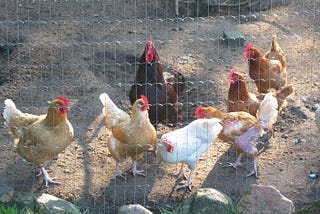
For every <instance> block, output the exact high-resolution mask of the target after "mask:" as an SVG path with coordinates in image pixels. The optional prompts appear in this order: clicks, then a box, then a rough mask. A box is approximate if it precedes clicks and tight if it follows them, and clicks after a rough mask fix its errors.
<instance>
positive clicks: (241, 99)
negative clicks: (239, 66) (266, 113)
mask: <svg viewBox="0 0 320 214" xmlns="http://www.w3.org/2000/svg"><path fill="white" fill-rule="evenodd" d="M228 77H229V85H230V87H229V93H228V112H236V111H245V112H248V113H250V114H251V115H253V116H256V114H257V110H258V109H259V107H260V102H261V101H262V100H263V99H264V97H265V95H266V94H265V93H260V94H259V95H255V94H252V93H250V92H248V88H247V85H246V82H245V78H244V77H243V75H242V74H241V73H240V72H237V71H236V70H235V69H234V68H233V69H232V70H231V71H230V73H229V74H228ZM292 92H293V88H292V86H291V85H286V86H284V87H283V88H281V89H280V90H279V91H276V92H272V94H273V96H274V97H275V98H276V99H277V101H278V105H279V106H278V110H281V109H282V108H284V107H285V106H286V104H287V102H286V98H287V97H288V96H289V95H291V94H292Z"/></svg>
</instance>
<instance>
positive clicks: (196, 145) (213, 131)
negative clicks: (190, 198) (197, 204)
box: [157, 118, 222, 191]
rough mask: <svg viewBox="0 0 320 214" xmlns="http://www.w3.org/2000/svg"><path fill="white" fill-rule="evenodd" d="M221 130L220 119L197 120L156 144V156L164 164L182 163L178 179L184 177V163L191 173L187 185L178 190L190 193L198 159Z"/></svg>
mask: <svg viewBox="0 0 320 214" xmlns="http://www.w3.org/2000/svg"><path fill="white" fill-rule="evenodd" d="M221 130H222V125H221V124H220V119H217V118H213V119H197V120H194V121H193V122H191V123H190V124H189V125H187V126H185V127H184V128H181V129H177V130H175V131H172V132H169V133H166V134H164V135H163V136H162V137H161V140H160V142H158V143H157V154H158V155H159V157H160V159H161V160H162V161H164V162H166V163H171V164H173V163H179V162H182V166H181V170H180V173H179V177H181V176H184V169H183V165H184V163H186V164H188V166H189V168H190V170H191V172H190V176H189V179H188V181H187V183H186V184H185V185H183V186H180V187H179V189H180V188H188V190H190V191H191V183H192V175H193V172H194V170H195V167H196V164H197V161H198V159H199V157H200V156H201V155H202V154H203V153H205V152H206V151H207V150H208V149H209V147H210V146H211V144H212V143H213V141H214V140H215V139H216V138H217V137H218V134H219V133H220V131H221Z"/></svg>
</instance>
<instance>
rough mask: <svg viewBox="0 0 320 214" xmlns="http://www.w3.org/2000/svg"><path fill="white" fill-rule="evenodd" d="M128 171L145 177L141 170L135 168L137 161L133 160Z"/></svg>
mask: <svg viewBox="0 0 320 214" xmlns="http://www.w3.org/2000/svg"><path fill="white" fill-rule="evenodd" d="M129 172H132V174H133V176H136V175H141V176H143V177H146V175H145V174H144V173H143V170H138V169H137V161H136V160H134V161H133V164H132V167H131V169H130V170H129Z"/></svg>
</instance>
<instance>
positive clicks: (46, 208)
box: [13, 193, 81, 214]
mask: <svg viewBox="0 0 320 214" xmlns="http://www.w3.org/2000/svg"><path fill="white" fill-rule="evenodd" d="M13 200H14V201H15V202H16V203H17V204H18V206H23V207H29V208H30V209H32V210H34V209H35V210H37V211H39V213H45V214H53V213H54V214H59V213H61V214H62V213H63V214H64V213H70V214H81V212H80V210H79V209H78V208H77V207H76V206H75V205H74V204H72V203H70V202H68V201H66V200H63V199H60V198H57V197H55V196H53V195H49V194H45V193H18V194H16V195H15V196H14V198H13Z"/></svg>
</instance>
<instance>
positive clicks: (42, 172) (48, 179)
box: [37, 167, 60, 186]
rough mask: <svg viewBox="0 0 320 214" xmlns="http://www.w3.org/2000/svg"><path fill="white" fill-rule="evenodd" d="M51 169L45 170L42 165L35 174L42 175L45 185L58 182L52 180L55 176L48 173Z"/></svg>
mask: <svg viewBox="0 0 320 214" xmlns="http://www.w3.org/2000/svg"><path fill="white" fill-rule="evenodd" d="M50 171H51V170H48V171H47V170H46V169H45V168H44V167H41V168H40V169H39V173H38V174H37V176H40V175H43V177H44V180H45V183H46V186H48V184H60V183H59V182H56V181H54V180H55V179H56V177H54V178H51V177H50V176H49V174H48V172H50Z"/></svg>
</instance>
